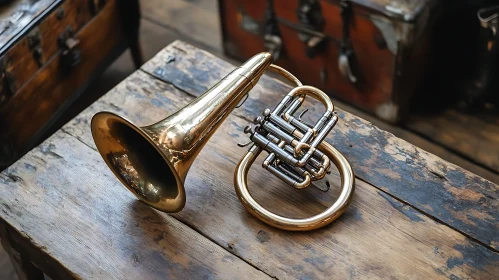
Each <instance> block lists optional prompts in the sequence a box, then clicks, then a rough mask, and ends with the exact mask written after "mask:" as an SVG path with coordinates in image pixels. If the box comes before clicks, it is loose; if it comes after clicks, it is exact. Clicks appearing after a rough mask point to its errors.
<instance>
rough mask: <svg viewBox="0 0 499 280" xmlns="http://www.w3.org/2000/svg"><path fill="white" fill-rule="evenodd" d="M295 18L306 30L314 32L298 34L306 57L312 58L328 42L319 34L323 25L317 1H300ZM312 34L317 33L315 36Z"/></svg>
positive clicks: (325, 37) (323, 21)
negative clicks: (304, 46)
mask: <svg viewBox="0 0 499 280" xmlns="http://www.w3.org/2000/svg"><path fill="white" fill-rule="evenodd" d="M296 16H297V17H298V20H299V21H300V22H301V23H302V24H303V25H304V26H305V28H306V29H307V30H310V31H315V32H300V33H298V36H299V38H300V40H301V41H302V42H305V44H306V55H307V56H308V57H310V58H314V57H315V56H317V55H318V54H319V53H320V52H322V51H323V50H324V49H325V47H326V43H327V42H328V39H327V36H325V35H323V34H322V33H319V32H322V30H323V29H324V25H325V20H324V17H323V16H322V9H321V5H320V3H319V1H318V0H300V3H299V6H298V10H297V11H296ZM313 33H317V35H315V34H313Z"/></svg>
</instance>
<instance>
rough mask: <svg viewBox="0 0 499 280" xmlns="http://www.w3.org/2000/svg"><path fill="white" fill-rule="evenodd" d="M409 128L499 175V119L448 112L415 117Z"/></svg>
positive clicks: (410, 121)
mask: <svg viewBox="0 0 499 280" xmlns="http://www.w3.org/2000/svg"><path fill="white" fill-rule="evenodd" d="M406 126H407V128H409V129H411V130H413V131H416V132H417V133H419V134H421V135H424V136H425V137H427V138H429V139H431V140H432V141H435V142H437V143H439V144H441V145H443V146H445V147H447V148H448V149H451V150H453V151H455V152H457V153H459V154H461V155H463V156H465V157H467V158H469V159H470V160H472V161H474V162H476V163H478V164H481V165H483V166H485V167H487V168H489V169H491V170H493V171H495V172H496V173H499V118H497V116H493V115H488V116H487V115H483V116H482V115H468V114H466V113H461V112H458V111H456V110H454V109H448V110H446V111H444V112H442V113H441V114H439V115H438V116H435V115H432V116H414V117H412V118H411V119H410V120H409V121H408V122H407V124H406Z"/></svg>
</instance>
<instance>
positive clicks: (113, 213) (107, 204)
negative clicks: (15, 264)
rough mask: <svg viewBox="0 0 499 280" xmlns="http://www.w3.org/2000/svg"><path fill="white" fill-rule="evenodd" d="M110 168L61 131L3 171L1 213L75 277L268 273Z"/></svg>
mask: <svg viewBox="0 0 499 280" xmlns="http://www.w3.org/2000/svg"><path fill="white" fill-rule="evenodd" d="M106 168H107V167H106V166H105V164H104V163H103V162H102V160H101V157H100V155H99V154H98V153H97V152H96V151H94V150H93V149H91V148H90V147H88V146H86V145H85V144H84V143H82V142H80V141H78V140H77V139H76V138H74V137H72V136H70V135H68V134H66V133H64V132H59V133H57V134H56V135H54V136H53V137H51V138H50V139H48V140H47V141H46V142H44V143H43V144H42V145H41V146H39V147H37V148H35V149H34V150H32V151H31V152H30V153H29V154H27V155H26V156H24V157H23V158H22V159H21V160H19V161H18V162H17V163H15V164H14V165H13V166H11V167H9V168H8V169H7V170H5V171H4V172H2V174H1V176H0V193H1V195H0V215H1V217H2V218H3V219H4V220H5V221H6V222H7V223H9V224H10V225H11V226H12V227H13V228H14V229H15V230H16V231H18V232H20V233H21V234H22V235H23V236H25V237H27V238H26V239H27V240H29V242H30V243H31V245H34V246H36V247H37V248H38V250H39V251H42V252H45V253H47V255H49V256H51V258H52V259H47V260H45V261H47V262H48V263H50V265H52V266H63V267H64V268H65V269H66V270H68V271H70V272H69V273H67V274H66V275H73V276H74V277H76V278H83V279H92V278H93V279H164V278H176V279H200V278H203V277H207V278H209V279H218V278H223V279H240V278H241V277H243V278H247V279H260V278H266V275H265V274H264V273H262V272H261V271H258V270H257V269H255V268H253V267H251V266H250V265H249V264H247V263H245V262H244V261H242V260H240V259H239V258H237V257H236V256H234V255H233V254H231V253H230V252H228V251H226V250H224V249H222V248H221V247H219V246H218V245H216V244H214V243H213V242H212V241H210V240H208V239H207V238H205V237H203V236H202V235H200V234H199V233H197V232H196V231H194V230H193V229H191V228H189V227H187V226H186V225H184V224H182V223H180V222H179V221H177V220H176V219H174V218H172V217H170V216H168V215H166V214H163V213H158V212H156V211H154V210H152V209H151V208H149V207H147V206H146V205H145V204H142V203H138V202H137V201H136V199H135V198H134V197H133V196H131V195H130V194H129V193H128V192H127V191H126V190H125V189H123V188H119V187H118V186H117V184H116V182H115V178H114V176H113V175H112V174H102V172H101V171H102V170H105V169H106ZM96 174H99V176H96ZM101 175H102V176H101ZM49 276H51V275H49ZM51 277H55V276H51ZM54 279H59V278H58V277H56V278H54Z"/></svg>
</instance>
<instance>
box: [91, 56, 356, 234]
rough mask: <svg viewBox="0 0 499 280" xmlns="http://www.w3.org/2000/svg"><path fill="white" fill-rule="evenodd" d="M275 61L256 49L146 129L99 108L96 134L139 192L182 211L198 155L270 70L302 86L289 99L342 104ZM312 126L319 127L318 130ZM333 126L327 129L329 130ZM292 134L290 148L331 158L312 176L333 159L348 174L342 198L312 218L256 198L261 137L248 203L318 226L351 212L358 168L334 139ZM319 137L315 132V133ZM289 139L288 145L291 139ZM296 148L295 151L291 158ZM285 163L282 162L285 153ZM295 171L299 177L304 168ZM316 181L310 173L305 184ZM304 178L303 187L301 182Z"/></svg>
mask: <svg viewBox="0 0 499 280" xmlns="http://www.w3.org/2000/svg"><path fill="white" fill-rule="evenodd" d="M271 62H272V56H271V55H270V54H269V53H260V54H258V55H255V56H253V57H252V58H251V59H249V60H248V61H247V62H245V63H244V64H243V65H242V66H241V67H238V68H236V69H235V70H234V71H232V72H231V73H230V74H228V75H227V76H226V77H225V78H224V79H222V80H221V81H220V82H218V83H217V84H216V85H215V86H213V87H212V88H211V89H209V90H208V91H207V92H205V93H204V94H203V95H201V96H199V97H198V98H196V99H195V100H194V101H192V102H191V103H190V104H188V105H186V106H185V107H184V108H182V109H180V110H179V111H177V112H175V113H173V114H172V115H170V116H169V117H167V118H165V119H163V120H161V121H159V122H157V123H155V124H152V125H149V126H145V127H140V128H139V127H137V126H135V125H133V124H132V123H131V122H130V121H128V120H126V119H125V118H123V117H120V116H118V115H116V114H113V113H110V112H100V113H97V114H96V115H95V116H94V117H93V118H92V123H91V126H92V136H93V138H94V141H95V144H96V146H97V149H98V150H99V152H100V154H101V155H102V157H103V159H104V161H105V162H106V164H107V165H108V166H109V168H110V169H111V170H112V171H113V173H114V174H115V175H116V176H117V177H118V178H119V180H120V181H121V182H122V183H123V184H124V185H125V186H126V187H127V189H128V190H130V191H131V192H132V193H133V194H135V196H136V197H137V198H139V199H140V200H142V201H143V202H145V203H147V204H148V205H150V206H151V207H154V208H156V209H158V210H160V211H164V212H178V211H180V210H181V209H182V208H183V207H184V205H185V201H186V197H185V190H184V182H185V178H186V176H187V172H188V171H189V168H190V167H191V165H192V163H193V161H194V159H195V158H196V156H197V155H198V154H199V152H200V151H201V149H202V148H203V146H204V145H205V144H206V142H207V141H208V139H209V138H210V137H211V135H212V134H213V133H214V132H215V131H216V129H217V128H218V127H219V125H220V124H221V123H222V122H223V120H225V118H226V117H227V116H228V115H229V114H230V112H232V110H233V109H234V108H235V107H236V106H237V105H238V104H239V103H240V102H241V100H242V99H243V98H244V97H245V96H246V94H248V92H249V91H250V90H251V89H252V88H253V86H254V85H255V84H256V83H257V82H258V80H259V79H260V77H261V76H262V75H263V73H264V72H265V71H266V70H267V69H270V70H273V71H275V72H277V73H279V74H280V75H282V76H283V77H285V78H286V79H288V80H289V81H290V82H292V83H293V84H295V85H297V86H298V87H297V88H295V89H294V90H293V91H292V92H290V93H289V94H288V95H287V96H288V97H287V98H288V99H289V98H294V99H293V101H294V102H299V103H300V104H301V102H303V99H304V97H305V95H311V96H312V97H315V98H317V99H318V100H319V101H321V102H322V103H323V104H324V105H325V106H326V107H327V108H328V111H327V112H326V113H325V115H328V116H329V115H331V114H332V110H333V108H334V106H333V105H332V103H331V101H330V100H329V98H328V97H327V96H326V95H325V94H324V93H323V92H322V91H320V90H318V89H316V88H313V87H308V86H302V84H301V82H300V81H299V80H298V79H296V78H295V77H294V76H293V75H291V74H290V73H289V72H287V71H286V70H284V69H282V68H280V67H278V66H275V65H272V64H271ZM293 93H294V95H293ZM283 117H284V119H286V118H289V119H292V118H293V116H291V115H290V116H287V117H286V116H283ZM335 118H336V117H335ZM335 121H336V119H335V120H334V122H333V120H332V119H331V120H330V122H331V123H332V124H331V125H330V127H329V130H330V129H332V126H334V123H335ZM300 125H302V126H303V124H300ZM329 130H328V131H329ZM262 131H263V130H262ZM310 131H313V132H314V133H317V132H318V131H315V130H312V129H311V130H310ZM328 131H324V133H322V134H324V135H325V134H327V132H328ZM266 133H267V132H266ZM265 135H266V134H265ZM268 137H272V136H271V135H269V136H268ZM290 137H294V138H296V139H297V140H293V141H292V145H291V142H290V143H289V144H290V145H288V147H287V148H288V149H291V146H293V145H296V147H294V146H293V147H294V149H295V156H301V157H302V158H305V159H307V158H308V157H318V155H319V156H320V155H322V157H323V158H324V162H325V163H327V166H322V167H323V168H319V169H317V170H316V169H314V168H312V167H311V166H308V165H307V168H308V169H311V170H312V171H313V172H312V173H313V175H310V174H308V173H307V174H308V175H307V174H306V175H307V176H309V177H311V178H312V179H314V178H316V177H317V178H318V176H322V175H321V174H322V173H321V172H326V171H327V169H328V168H329V164H328V163H329V159H330V160H331V161H332V162H333V163H334V164H335V165H336V166H337V167H338V170H339V171H340V175H341V177H342V192H341V195H340V197H339V199H338V200H337V202H336V203H334V205H333V206H332V207H331V208H329V209H328V210H326V211H325V212H324V213H322V214H320V215H317V216H315V217H312V218H310V219H306V221H302V220H293V219H288V218H284V217H280V216H278V215H275V214H272V213H270V212H268V211H266V210H265V209H263V208H261V207H260V206H259V205H258V204H257V203H256V202H254V200H253V199H252V198H251V196H250V195H249V192H248V190H247V186H246V174H247V171H248V169H249V168H250V165H251V163H252V162H253V161H254V158H255V157H256V156H257V155H258V153H259V152H260V151H262V150H264V149H263V148H262V147H258V145H256V144H253V146H252V148H251V149H250V151H249V152H248V153H247V154H246V156H245V157H244V158H243V160H242V161H241V163H240V164H239V165H238V169H237V170H236V175H235V187H236V191H237V193H238V196H239V199H240V200H241V201H242V202H243V205H244V206H245V207H246V208H247V209H248V210H249V211H250V212H251V213H252V214H254V215H256V216H257V217H258V218H259V219H261V220H262V221H264V222H267V223H269V224H271V225H273V226H276V227H279V228H283V229H287V230H308V229H314V228H318V227H320V226H322V225H325V224H328V223H330V222H331V221H333V220H334V219H335V218H337V217H338V216H339V215H341V213H342V212H343V211H344V208H345V207H346V206H347V204H348V202H349V200H350V199H351V197H352V194H353V188H354V187H353V181H354V176H353V172H352V169H351V167H350V165H349V163H348V162H347V161H346V159H345V158H344V157H343V156H342V155H341V154H340V153H339V152H338V151H337V150H336V149H334V148H333V147H332V146H330V145H329V144H327V143H319V144H317V149H315V146H314V145H309V144H308V143H302V142H301V138H305V137H304V135H303V134H302V133H300V132H299V131H298V130H297V131H296V133H293V135H291V136H290ZM311 137H312V139H314V138H313V137H315V135H314V136H311ZM274 138H275V137H274ZM275 141H278V140H275ZM281 142H283V141H281ZM315 142H319V140H316V141H315ZM315 142H314V143H315ZM281 144H282V145H281V146H282V147H284V142H283V143H281ZM301 149H306V150H305V151H306V152H307V151H312V149H313V150H314V151H316V152H315V153H312V152H310V153H308V152H307V153H305V152H300V151H301ZM307 149H308V150H307ZM256 150H259V151H258V153H256V152H255V151H256ZM298 152H300V153H298ZM321 152H322V153H321ZM269 153H270V152H269ZM288 153H289V152H288ZM309 154H310V155H309ZM323 154H324V155H323ZM255 155H256V156H255ZM292 155H293V154H292V153H291V154H290V157H291V156H292ZM305 159H303V160H302V161H301V162H299V165H298V161H296V162H297V165H296V167H293V168H296V169H299V168H302V169H300V170H305V169H304V167H303V166H304V165H306V164H307V161H305ZM277 163H278V164H279V167H281V163H280V161H279V159H277ZM317 164H318V163H317V161H314V166H315V167H317ZM319 167H321V166H319ZM304 172H305V173H306V172H307V171H304ZM284 173H285V174H284V175H281V176H286V175H289V174H288V172H287V171H284ZM291 175H292V174H291ZM292 176H295V177H292V178H296V175H292ZM314 176H316V177H314ZM278 177H279V176H278ZM305 177H306V176H305ZM288 181H289V180H288ZM288 183H289V182H288ZM309 183H310V182H309V181H306V180H305V181H304V183H303V184H304V187H306V186H308V184H309ZM296 185H297V186H298V183H297V184H296ZM269 213H270V214H269Z"/></svg>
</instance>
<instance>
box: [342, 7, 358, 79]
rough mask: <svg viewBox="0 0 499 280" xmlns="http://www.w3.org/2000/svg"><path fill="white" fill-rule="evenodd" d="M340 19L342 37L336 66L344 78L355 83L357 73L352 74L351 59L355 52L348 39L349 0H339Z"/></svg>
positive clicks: (353, 57) (350, 15)
mask: <svg viewBox="0 0 499 280" xmlns="http://www.w3.org/2000/svg"><path fill="white" fill-rule="evenodd" d="M340 7H341V19H342V23H343V26H342V39H341V46H340V55H339V57H338V68H339V70H340V73H341V75H342V76H343V78H344V79H345V80H347V81H348V82H350V83H351V84H357V82H358V79H357V75H355V74H354V70H353V65H352V63H353V61H355V53H354V50H353V47H352V41H351V40H350V24H351V21H352V13H353V11H352V3H351V2H350V1H349V0H341V1H340Z"/></svg>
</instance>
